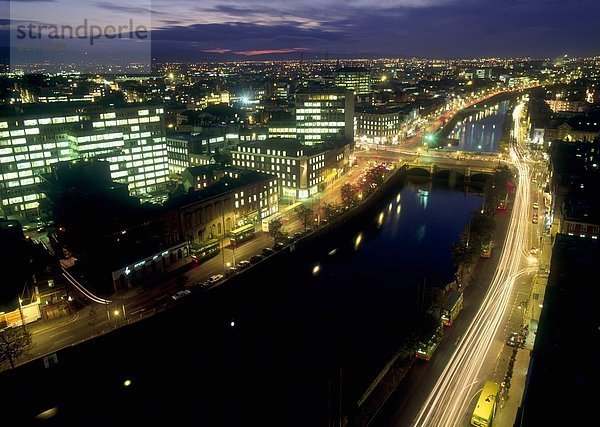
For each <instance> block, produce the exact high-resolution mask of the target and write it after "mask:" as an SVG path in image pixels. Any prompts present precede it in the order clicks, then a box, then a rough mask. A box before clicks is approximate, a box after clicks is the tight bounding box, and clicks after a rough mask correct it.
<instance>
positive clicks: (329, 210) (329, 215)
mask: <svg viewBox="0 0 600 427" xmlns="http://www.w3.org/2000/svg"><path fill="white" fill-rule="evenodd" d="M338 211H339V208H338V206H336V205H334V204H333V203H325V204H324V205H323V216H324V217H325V219H326V220H327V221H331V220H332V219H333V218H335V216H336V215H337V214H338Z"/></svg>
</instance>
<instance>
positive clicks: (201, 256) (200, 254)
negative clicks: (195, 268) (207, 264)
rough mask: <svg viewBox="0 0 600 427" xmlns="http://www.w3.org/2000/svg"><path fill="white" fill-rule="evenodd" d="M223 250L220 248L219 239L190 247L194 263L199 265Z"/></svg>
mask: <svg viewBox="0 0 600 427" xmlns="http://www.w3.org/2000/svg"><path fill="white" fill-rule="evenodd" d="M220 251H221V249H220V248H219V239H212V240H209V241H208V242H206V243H201V244H198V243H193V244H192V246H191V247H190V252H191V254H192V262H194V263H199V262H200V261H202V260H205V259H209V258H212V257H214V256H215V255H217V254H218V253H219V252H220Z"/></svg>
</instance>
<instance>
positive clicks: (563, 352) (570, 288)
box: [514, 234, 600, 426]
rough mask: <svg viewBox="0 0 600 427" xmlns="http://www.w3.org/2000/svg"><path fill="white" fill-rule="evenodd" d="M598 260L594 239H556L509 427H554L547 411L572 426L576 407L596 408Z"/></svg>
mask: <svg viewBox="0 0 600 427" xmlns="http://www.w3.org/2000/svg"><path fill="white" fill-rule="evenodd" d="M599 259H600V242H599V241H598V240H592V239H585V238H580V237H574V236H567V235H563V234H558V235H557V237H556V243H555V246H554V251H553V253H552V268H551V271H550V276H549V278H548V286H547V287H546V293H545V298H544V301H543V309H542V314H541V317H540V322H539V326H538V330H537V335H536V341H535V345H534V348H533V350H532V353H531V363H530V368H529V373H528V378H527V384H526V389H525V393H524V396H523V401H522V403H521V408H520V416H518V417H517V420H516V422H515V424H514V425H515V426H532V425H553V424H555V423H556V418H555V417H556V413H555V411H551V410H548V408H560V410H561V411H562V412H564V413H567V414H570V415H569V419H570V421H571V423H572V424H573V425H575V424H578V423H579V421H584V420H587V419H588V417H587V412H586V411H582V408H593V407H594V406H595V405H596V404H597V402H596V400H597V399H596V388H597V387H596V379H597V378H598V374H599V370H598V365H597V363H596V360H597V358H598V350H593V349H594V348H595V347H597V346H596V345H594V344H593V343H594V342H598V340H599V339H600V336H599V334H600V329H599V323H598V315H597V306H598V303H597V302H598V299H599V298H600V286H599V285H598V280H597V279H598V260H599ZM567 393H568V398H566V397H565V396H566V394H567ZM576 420H577V421H576Z"/></svg>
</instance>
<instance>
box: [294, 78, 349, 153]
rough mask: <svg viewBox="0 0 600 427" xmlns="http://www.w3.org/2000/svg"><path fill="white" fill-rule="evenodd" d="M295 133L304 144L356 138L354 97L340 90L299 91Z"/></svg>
mask: <svg viewBox="0 0 600 427" xmlns="http://www.w3.org/2000/svg"><path fill="white" fill-rule="evenodd" d="M296 131H297V135H298V140H299V141H300V142H301V143H302V144H306V145H315V144H320V143H323V142H331V141H347V142H350V141H353V139H354V95H353V94H352V92H350V91H349V90H345V89H341V88H326V87H317V88H303V89H300V90H298V91H297V92H296Z"/></svg>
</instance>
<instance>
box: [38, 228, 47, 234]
mask: <svg viewBox="0 0 600 427" xmlns="http://www.w3.org/2000/svg"><path fill="white" fill-rule="evenodd" d="M45 231H46V228H45V227H39V228H38V229H37V232H38V233H43V232H45Z"/></svg>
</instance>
